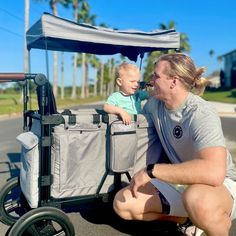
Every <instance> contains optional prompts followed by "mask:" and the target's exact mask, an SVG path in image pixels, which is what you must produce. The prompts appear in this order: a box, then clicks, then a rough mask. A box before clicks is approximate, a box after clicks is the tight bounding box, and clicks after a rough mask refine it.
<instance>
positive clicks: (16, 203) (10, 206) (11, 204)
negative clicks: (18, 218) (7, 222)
mask: <svg viewBox="0 0 236 236" xmlns="http://www.w3.org/2000/svg"><path fill="white" fill-rule="evenodd" d="M4 207H5V209H6V212H8V213H10V212H13V211H15V210H16V209H17V208H19V207H20V204H19V201H18V200H14V201H11V202H7V203H5V204H4Z"/></svg>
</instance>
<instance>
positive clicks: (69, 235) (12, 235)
mask: <svg viewBox="0 0 236 236" xmlns="http://www.w3.org/2000/svg"><path fill="white" fill-rule="evenodd" d="M44 222H52V223H53V222H56V223H57V224H58V225H59V226H60V229H59V230H56V229H54V232H45V229H44V233H40V232H39V231H38V229H37V225H38V224H40V223H44ZM51 225H52V224H51ZM35 230H36V231H35ZM40 230H42V228H41V229H40ZM29 232H30V233H29ZM62 232H63V233H64V234H65V236H74V235H75V230H74V226H73V224H72V223H71V221H70V219H69V217H68V216H67V215H66V214H65V213H64V212H63V211H62V210H59V209H57V208H55V207H39V208H36V209H33V210H31V211H29V212H27V213H26V214H24V215H23V216H22V217H21V218H20V219H19V220H18V221H17V222H16V223H15V224H14V225H13V226H12V228H11V230H10V232H9V234H8V236H24V235H33V236H38V235H47V236H52V235H58V234H60V233H62Z"/></svg>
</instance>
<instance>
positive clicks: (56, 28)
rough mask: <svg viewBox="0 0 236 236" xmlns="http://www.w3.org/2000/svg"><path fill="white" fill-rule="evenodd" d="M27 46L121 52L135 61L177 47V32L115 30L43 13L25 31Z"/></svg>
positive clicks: (94, 51) (105, 53)
mask: <svg viewBox="0 0 236 236" xmlns="http://www.w3.org/2000/svg"><path fill="white" fill-rule="evenodd" d="M26 40H27V48H28V50H30V49H32V48H38V49H44V50H54V51H67V52H84V53H92V54H97V55H113V54H116V53H121V54H122V55H123V56H127V57H128V58H129V59H130V60H133V61H136V60H137V57H138V55H139V54H143V53H145V52H151V51H157V50H166V49H178V48H179V45H180V37H179V33H177V32H176V31H175V29H170V30H154V31H150V32H144V31H137V30H114V29H111V28H104V27H98V26H92V25H89V24H77V23H75V22H73V21H69V20H66V19H63V18H60V17H56V16H53V15H51V14H49V13H44V14H43V15H42V16H41V18H40V20H38V21H37V22H36V23H35V24H34V25H33V26H32V27H31V28H30V29H29V30H28V31H27V33H26Z"/></svg>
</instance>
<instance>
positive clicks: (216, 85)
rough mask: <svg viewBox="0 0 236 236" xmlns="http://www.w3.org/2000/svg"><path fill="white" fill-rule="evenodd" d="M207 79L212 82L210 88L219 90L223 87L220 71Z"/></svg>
mask: <svg viewBox="0 0 236 236" xmlns="http://www.w3.org/2000/svg"><path fill="white" fill-rule="evenodd" d="M207 79H208V80H209V81H210V82H211V84H210V85H209V87H210V88H219V87H220V86H221V84H220V72H219V71H214V72H213V73H211V74H210V75H208V76H207Z"/></svg>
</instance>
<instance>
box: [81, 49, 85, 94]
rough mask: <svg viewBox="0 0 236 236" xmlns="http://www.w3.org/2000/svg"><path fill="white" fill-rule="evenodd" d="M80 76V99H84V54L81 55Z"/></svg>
mask: <svg viewBox="0 0 236 236" xmlns="http://www.w3.org/2000/svg"><path fill="white" fill-rule="evenodd" d="M81 74H82V84H81V98H85V53H82V65H81Z"/></svg>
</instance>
